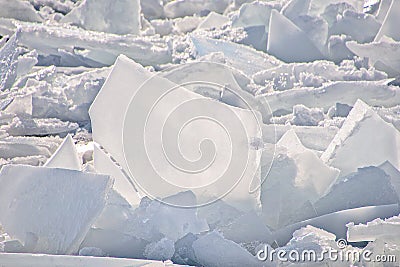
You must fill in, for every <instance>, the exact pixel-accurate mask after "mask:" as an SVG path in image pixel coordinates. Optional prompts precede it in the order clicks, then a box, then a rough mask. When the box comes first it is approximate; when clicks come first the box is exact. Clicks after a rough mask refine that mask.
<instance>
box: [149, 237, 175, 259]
mask: <svg viewBox="0 0 400 267" xmlns="http://www.w3.org/2000/svg"><path fill="white" fill-rule="evenodd" d="M174 253H175V247H174V241H173V240H170V239H168V238H163V239H161V240H160V241H157V242H154V243H150V244H148V245H147V246H146V249H145V251H144V256H145V257H146V258H147V259H149V260H162V261H165V260H170V259H171V258H172V256H173V255H174Z"/></svg>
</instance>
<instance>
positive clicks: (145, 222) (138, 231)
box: [123, 191, 209, 242]
mask: <svg viewBox="0 0 400 267" xmlns="http://www.w3.org/2000/svg"><path fill="white" fill-rule="evenodd" d="M162 201H163V202H160V201H158V200H150V199H149V198H147V197H144V198H142V200H141V203H140V205H139V207H138V208H137V209H135V210H134V211H133V213H132V215H131V216H129V218H128V220H127V222H126V227H125V228H124V229H123V232H124V233H126V234H129V235H131V236H135V237H137V238H141V239H144V240H147V241H150V242H154V241H157V240H159V239H160V237H167V238H168V239H171V240H174V241H176V240H178V239H179V238H182V237H183V236H185V235H186V234H188V233H193V234H199V233H202V232H205V231H208V230H209V228H208V225H207V223H206V221H205V220H204V219H200V218H198V216H197V209H196V208H183V207H187V206H189V207H193V206H195V204H196V201H197V200H196V196H195V195H194V194H193V193H192V192H190V191H186V192H182V193H178V194H176V195H173V196H169V197H168V198H166V199H163V200H162ZM165 203H167V204H165ZM171 205H172V206H171ZM160 218H163V219H162V220H160Z"/></svg>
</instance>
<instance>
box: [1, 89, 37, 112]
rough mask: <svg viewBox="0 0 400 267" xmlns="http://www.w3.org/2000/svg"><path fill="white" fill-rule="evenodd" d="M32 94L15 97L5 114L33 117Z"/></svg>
mask: <svg viewBox="0 0 400 267" xmlns="http://www.w3.org/2000/svg"><path fill="white" fill-rule="evenodd" d="M32 110H33V105H32V94H28V95H24V96H17V97H14V99H13V100H12V102H11V103H10V104H9V105H8V106H7V108H5V109H4V111H5V112H7V113H11V114H16V115H32Z"/></svg>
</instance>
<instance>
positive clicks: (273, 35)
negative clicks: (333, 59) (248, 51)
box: [267, 10, 324, 62]
mask: <svg viewBox="0 0 400 267" xmlns="http://www.w3.org/2000/svg"><path fill="white" fill-rule="evenodd" d="M267 52H268V53H269V54H271V55H274V56H276V57H277V58H279V59H281V60H283V61H285V62H309V61H314V60H318V59H323V58H324V57H323V55H322V54H321V52H320V51H319V49H318V48H317V47H316V46H315V45H314V43H313V42H312V41H311V40H310V39H309V37H308V36H307V34H306V33H305V32H304V31H302V30H301V29H300V28H299V27H297V26H296V25H295V24H294V23H293V22H292V21H290V20H289V19H287V18H286V17H285V16H284V15H282V14H280V13H279V12H278V11H277V10H272V11H271V19H270V23H269V32H268V47H267Z"/></svg>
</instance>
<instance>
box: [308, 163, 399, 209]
mask: <svg viewBox="0 0 400 267" xmlns="http://www.w3.org/2000/svg"><path fill="white" fill-rule="evenodd" d="M371 188H373V189H374V190H371ZM397 203H400V201H399V196H398V195H397V192H396V191H395V189H394V186H393V185H392V182H391V178H390V176H389V175H388V174H386V173H385V172H384V171H383V170H381V169H379V168H377V167H366V168H360V169H358V171H357V172H356V173H352V174H349V175H347V176H345V177H342V178H341V179H340V181H338V182H337V183H336V184H335V185H333V186H332V188H331V189H330V191H329V192H328V193H327V194H326V195H325V196H323V197H322V198H321V199H319V200H318V201H317V202H316V203H315V204H314V207H315V210H316V211H317V214H318V215H324V214H328V213H332V212H336V211H340V210H348V209H354V208H360V207H367V206H381V205H390V204H397Z"/></svg>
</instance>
